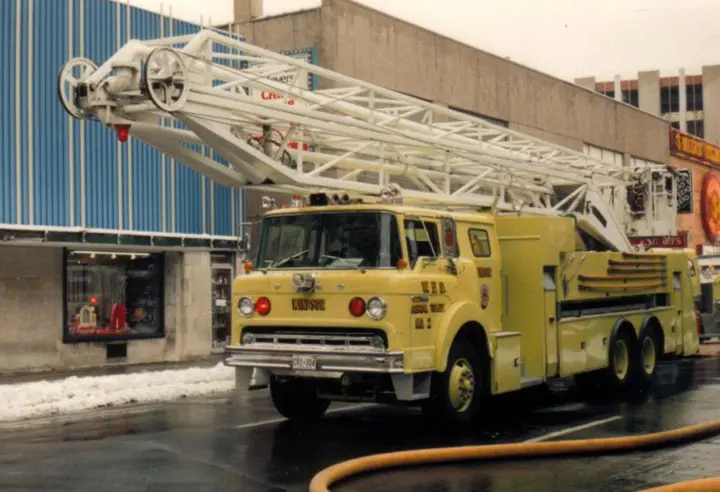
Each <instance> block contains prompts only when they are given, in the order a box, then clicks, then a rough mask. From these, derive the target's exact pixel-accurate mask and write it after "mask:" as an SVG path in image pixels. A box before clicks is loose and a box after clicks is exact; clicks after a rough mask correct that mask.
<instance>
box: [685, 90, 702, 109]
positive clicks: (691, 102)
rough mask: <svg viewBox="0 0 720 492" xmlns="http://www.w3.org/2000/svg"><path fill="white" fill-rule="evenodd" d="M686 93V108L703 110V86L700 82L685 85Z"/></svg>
mask: <svg viewBox="0 0 720 492" xmlns="http://www.w3.org/2000/svg"><path fill="white" fill-rule="evenodd" d="M685 93H686V94H687V110H688V111H702V110H703V86H702V84H693V85H688V86H686V87H685Z"/></svg>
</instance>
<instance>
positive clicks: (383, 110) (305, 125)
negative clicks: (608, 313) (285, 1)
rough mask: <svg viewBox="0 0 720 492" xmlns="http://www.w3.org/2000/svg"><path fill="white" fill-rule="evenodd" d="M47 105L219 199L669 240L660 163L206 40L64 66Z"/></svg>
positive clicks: (165, 43)
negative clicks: (285, 201)
mask: <svg viewBox="0 0 720 492" xmlns="http://www.w3.org/2000/svg"><path fill="white" fill-rule="evenodd" d="M308 77H315V78H316V80H317V82H318V84H317V85H318V88H317V89H314V88H312V87H308V83H307V82H306V81H307V80H308ZM468 83H472V81H468ZM313 89H314V90H313ZM58 94H59V98H60V101H61V102H62V104H63V106H64V108H65V110H66V111H67V112H68V113H69V114H70V115H72V116H73V117H74V118H78V119H89V118H91V119H97V120H99V121H100V122H102V123H103V124H104V125H106V126H107V127H109V128H112V129H114V131H116V132H117V136H118V138H119V139H120V140H121V141H125V140H126V139H127V138H128V137H129V136H132V137H133V138H135V139H138V140H140V141H143V142H145V143H146V144H148V145H150V146H152V147H154V148H156V149H157V150H159V151H161V152H163V153H165V154H166V155H168V156H170V157H172V158H174V159H176V160H177V161H179V162H182V163H184V164H185V165H187V166H189V167H190V168H192V169H193V170H195V171H197V172H198V173H200V174H202V175H205V176H208V177H209V178H211V179H213V180H214V181H215V182H217V183H219V184H222V185H225V186H228V187H238V188H251V187H252V188H255V189H258V190H265V191H269V192H276V193H277V192H279V193H284V194H290V195H307V194H309V193H313V192H319V191H323V192H329V193H334V194H336V195H338V194H340V195H342V196H344V197H346V198H347V199H350V198H363V199H378V198H381V197H388V196H391V197H392V198H393V199H396V200H402V201H403V203H406V204H417V205H421V206H425V207H439V208H444V209H463V208H465V209H466V208H471V209H476V210H491V211H493V212H494V213H498V214H502V213H512V214H520V213H523V214H543V215H558V216H560V215H563V216H566V215H571V216H573V217H575V220H576V223H577V225H578V228H580V229H581V230H583V231H584V232H585V233H586V234H588V235H589V236H591V237H592V238H594V239H595V241H596V242H597V244H599V245H600V247H601V248H604V249H607V250H615V251H631V250H632V249H633V247H632V246H631V243H630V240H629V237H631V236H634V235H655V236H657V235H673V234H675V227H676V226H675V213H676V212H675V211H676V204H675V180H674V176H673V171H672V169H670V168H669V167H667V166H665V165H662V164H643V165H640V166H635V167H633V166H631V165H626V164H618V163H615V162H610V163H608V162H604V161H601V160H597V159H594V158H592V157H590V156H588V155H585V154H583V153H581V152H577V151H574V150H572V149H569V148H566V147H563V146H560V145H557V144H554V143H551V142H548V141H545V140H542V139H539V138H535V137H532V136H530V135H527V134H524V133H521V132H518V131H514V130H511V129H508V128H506V127H503V126H501V125H497V124H494V123H491V122H488V121H486V120H485V119H483V118H479V117H476V116H473V115H470V114H466V113H463V112H460V111H455V110H452V109H448V108H446V107H443V106H441V105H438V104H433V103H431V102H426V101H424V100H421V99H418V98H415V97H411V96H408V95H405V94H402V93H399V92H397V91H393V90H390V89H387V88H383V87H380V86H377V85H374V84H371V83H368V82H365V81H362V80H358V79H356V78H353V77H349V76H346V75H343V74H341V73H338V72H334V71H331V70H328V69H325V68H322V67H320V66H317V65H315V64H311V63H307V62H305V61H302V60H299V59H297V58H294V57H290V56H285V55H282V54H279V53H276V52H273V51H270V50H267V49H263V48H260V47H258V46H254V45H252V44H249V43H246V42H244V41H242V40H239V39H237V37H236V36H232V35H230V34H228V33H224V32H221V31H218V30H215V29H203V30H201V31H199V32H198V33H195V34H190V35H185V36H175V37H166V38H160V39H153V40H130V41H129V42H128V43H127V44H125V45H124V46H123V47H122V48H121V49H120V50H119V51H117V52H116V53H115V54H114V55H112V56H111V57H110V58H109V59H108V60H106V61H104V62H103V63H102V64H101V65H99V66H98V65H97V64H96V63H94V62H93V61H92V60H89V59H86V58H73V59H71V60H69V61H68V62H67V63H66V64H65V65H64V67H63V68H62V69H61V71H60V73H59V76H58ZM208 148H209V149H211V150H212V151H213V153H214V155H215V156H216V157H220V158H221V159H215V158H211V157H210V156H209V155H208V152H207V149H208Z"/></svg>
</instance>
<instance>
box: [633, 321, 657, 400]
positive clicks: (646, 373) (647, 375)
mask: <svg viewBox="0 0 720 492" xmlns="http://www.w3.org/2000/svg"><path fill="white" fill-rule="evenodd" d="M637 352H638V353H637V355H636V360H637V363H636V366H637V367H636V369H635V372H636V374H637V381H638V383H639V384H640V385H643V386H647V385H650V384H652V382H653V380H654V378H655V372H656V371H657V364H658V360H659V359H660V340H659V339H658V336H657V333H656V332H655V330H652V329H651V330H646V331H645V332H644V333H642V334H641V335H640V339H639V340H638V350H637Z"/></svg>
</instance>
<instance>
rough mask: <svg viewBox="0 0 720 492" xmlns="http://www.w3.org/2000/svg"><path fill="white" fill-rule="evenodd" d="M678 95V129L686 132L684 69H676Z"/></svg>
mask: <svg viewBox="0 0 720 492" xmlns="http://www.w3.org/2000/svg"><path fill="white" fill-rule="evenodd" d="M678 96H679V106H680V107H679V109H678V111H679V115H678V116H679V117H680V131H682V132H686V133H687V91H686V90H685V69H684V68H681V69H680V70H678Z"/></svg>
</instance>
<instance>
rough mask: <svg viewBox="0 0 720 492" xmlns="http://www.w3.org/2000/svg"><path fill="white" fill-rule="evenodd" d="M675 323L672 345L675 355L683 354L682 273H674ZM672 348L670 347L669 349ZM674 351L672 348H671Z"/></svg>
mask: <svg viewBox="0 0 720 492" xmlns="http://www.w3.org/2000/svg"><path fill="white" fill-rule="evenodd" d="M672 275H673V293H672V295H673V299H672V306H673V321H672V336H671V337H670V339H671V340H672V345H673V347H674V350H675V354H681V353H682V349H683V311H684V304H685V302H684V301H685V299H683V285H682V284H683V279H682V272H677V271H673V273H672ZM668 348H670V347H668ZM670 349H671V350H672V348H670Z"/></svg>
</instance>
